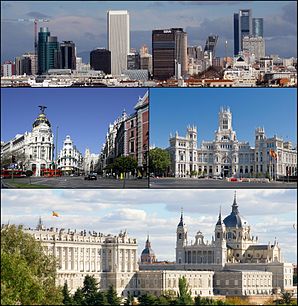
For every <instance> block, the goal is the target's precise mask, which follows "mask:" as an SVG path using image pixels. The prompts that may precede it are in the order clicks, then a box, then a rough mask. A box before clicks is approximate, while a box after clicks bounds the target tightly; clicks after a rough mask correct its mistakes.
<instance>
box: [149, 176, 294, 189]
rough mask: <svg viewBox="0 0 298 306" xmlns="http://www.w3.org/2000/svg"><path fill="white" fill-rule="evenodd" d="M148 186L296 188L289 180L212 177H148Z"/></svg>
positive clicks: (169, 187)
mask: <svg viewBox="0 0 298 306" xmlns="http://www.w3.org/2000/svg"><path fill="white" fill-rule="evenodd" d="M150 188H168V189H171V188H181V189H183V188H213V189H229V188H231V189H235V188H247V189H251V188H252V189H264V188H276V189H291V188H293V189H294V188H297V183H295V182H290V183H285V182H269V183H257V182H228V181H222V180H214V179H187V178H186V179H185V178H183V179H179V178H150Z"/></svg>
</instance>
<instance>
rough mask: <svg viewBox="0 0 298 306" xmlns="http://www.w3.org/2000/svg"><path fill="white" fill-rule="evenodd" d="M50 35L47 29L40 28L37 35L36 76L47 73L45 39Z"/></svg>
mask: <svg viewBox="0 0 298 306" xmlns="http://www.w3.org/2000/svg"><path fill="white" fill-rule="evenodd" d="M50 35H51V33H50V32H49V29H48V28H47V27H43V28H40V31H39V33H38V74H42V73H44V72H46V71H47V68H46V53H47V39H48V37H49V36H50Z"/></svg>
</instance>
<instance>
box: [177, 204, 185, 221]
mask: <svg viewBox="0 0 298 306" xmlns="http://www.w3.org/2000/svg"><path fill="white" fill-rule="evenodd" d="M178 226H184V224H183V208H182V207H181V216H180V222H179V224H178Z"/></svg>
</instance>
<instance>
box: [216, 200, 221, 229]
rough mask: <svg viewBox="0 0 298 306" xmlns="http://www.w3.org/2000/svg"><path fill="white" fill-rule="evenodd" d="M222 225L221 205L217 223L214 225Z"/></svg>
mask: <svg viewBox="0 0 298 306" xmlns="http://www.w3.org/2000/svg"><path fill="white" fill-rule="evenodd" d="M221 224H222V221H221V205H220V207H219V214H218V220H217V223H216V225H221Z"/></svg>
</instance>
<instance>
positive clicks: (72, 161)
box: [58, 135, 83, 174]
mask: <svg viewBox="0 0 298 306" xmlns="http://www.w3.org/2000/svg"><path fill="white" fill-rule="evenodd" d="M58 169H60V170H61V171H62V173H63V174H74V173H75V174H80V173H82V171H83V156H82V154H81V153H80V152H79V150H78V149H77V147H76V146H75V145H74V143H73V141H72V139H71V138H70V136H69V135H67V136H66V138H65V140H64V142H63V147H62V149H61V151H60V154H59V156H58Z"/></svg>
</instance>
